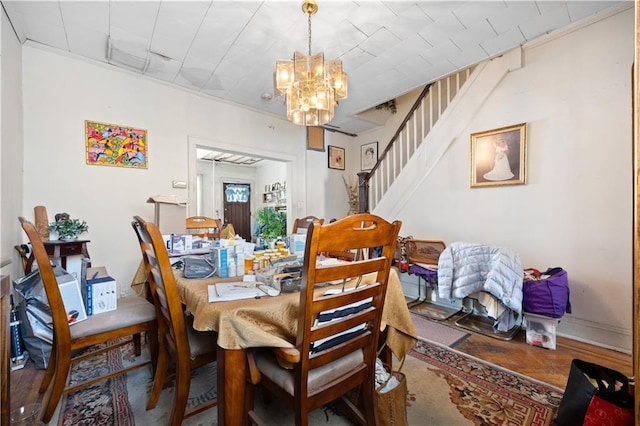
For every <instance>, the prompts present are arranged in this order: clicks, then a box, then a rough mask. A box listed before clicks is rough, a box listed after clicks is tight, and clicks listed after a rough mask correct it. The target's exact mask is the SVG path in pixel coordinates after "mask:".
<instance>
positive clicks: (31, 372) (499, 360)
mask: <svg viewBox="0 0 640 426" xmlns="http://www.w3.org/2000/svg"><path fill="white" fill-rule="evenodd" d="M454 320H455V318H454V319H452V320H448V321H444V322H442V323H444V324H448V325H452V324H453V321H454ZM455 349H457V350H459V351H461V352H464V353H467V354H469V355H473V356H475V357H477V358H480V359H483V360H485V361H489V362H491V363H494V364H497V365H500V366H502V367H504V368H507V369H509V370H512V371H517V372H519V373H521V374H524V375H526V376H529V377H533V378H535V379H537V380H540V381H542V382H545V383H549V384H551V385H554V386H557V387H559V388H561V389H564V388H565V385H566V381H567V375H568V374H569V368H570V366H571V360H572V359H574V358H579V359H582V360H585V361H592V362H596V363H598V364H600V365H604V366H606V367H609V368H613V369H614V370H618V371H620V372H621V373H623V374H625V375H627V376H629V377H630V376H632V359H631V355H627V354H623V353H621V352H616V351H612V350H608V349H603V348H600V347H597V346H592V345H588V344H585V343H581V342H578V341H575V340H570V339H566V338H562V337H558V338H557V341H556V350H549V349H544V348H539V347H535V346H531V345H528V344H527V343H526V341H525V332H524V330H522V331H521V332H520V333H519V334H518V335H517V336H516V337H515V338H514V339H513V340H510V341H503V340H498V339H495V338H491V337H487V336H484V335H482V334H477V333H471V335H470V336H469V337H468V338H467V339H466V340H465V341H463V342H462V343H460V344H458V346H456V348H455ZM43 374H44V370H36V369H35V368H34V367H33V363H32V362H31V361H29V362H28V363H27V366H26V367H25V368H24V369H22V370H17V371H14V372H12V373H11V407H12V408H16V407H20V406H22V405H25V404H28V403H33V402H37V401H38V400H39V398H40V395H39V394H38V386H39V384H40V381H41V380H42V376H43Z"/></svg>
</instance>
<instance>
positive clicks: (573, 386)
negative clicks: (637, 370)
mask: <svg viewBox="0 0 640 426" xmlns="http://www.w3.org/2000/svg"><path fill="white" fill-rule="evenodd" d="M633 407H634V402H633V396H631V395H630V394H629V380H628V378H627V377H626V376H625V375H624V374H622V373H619V372H617V371H615V370H611V369H610V368H606V367H603V366H600V365H598V364H594V363H591V362H586V361H582V360H579V359H574V360H573V361H571V370H570V371H569V378H568V379H567V386H566V389H565V391H564V395H563V396H562V401H560V406H559V407H558V415H557V416H556V418H555V419H554V420H553V422H551V424H552V425H553V426H573V425H575V426H582V425H583V424H594V423H592V421H591V420H589V418H593V415H597V416H598V417H599V420H598V421H597V423H595V424H598V425H608V424H612V425H615V426H626V425H633V421H634V415H633ZM595 411H597V413H595Z"/></svg>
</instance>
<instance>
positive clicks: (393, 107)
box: [376, 99, 398, 114]
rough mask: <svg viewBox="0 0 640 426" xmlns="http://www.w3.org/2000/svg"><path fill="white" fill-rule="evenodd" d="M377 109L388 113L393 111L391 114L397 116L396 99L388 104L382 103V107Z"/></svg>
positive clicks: (377, 106)
mask: <svg viewBox="0 0 640 426" xmlns="http://www.w3.org/2000/svg"><path fill="white" fill-rule="evenodd" d="M376 109H386V110H388V111H391V114H395V113H396V112H397V111H398V108H397V107H396V100H395V99H391V100H389V101H387V102H383V103H381V104H380V105H376Z"/></svg>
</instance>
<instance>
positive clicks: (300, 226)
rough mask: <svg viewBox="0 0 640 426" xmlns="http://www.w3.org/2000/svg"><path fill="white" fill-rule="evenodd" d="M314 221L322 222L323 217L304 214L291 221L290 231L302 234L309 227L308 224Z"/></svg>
mask: <svg viewBox="0 0 640 426" xmlns="http://www.w3.org/2000/svg"><path fill="white" fill-rule="evenodd" d="M314 221H316V222H320V225H322V224H323V223H324V219H320V218H317V217H315V216H305V217H300V218H297V219H296V220H295V221H294V222H293V229H292V232H293V233H294V234H304V233H305V232H307V229H309V225H311V224H312V223H313V222H314Z"/></svg>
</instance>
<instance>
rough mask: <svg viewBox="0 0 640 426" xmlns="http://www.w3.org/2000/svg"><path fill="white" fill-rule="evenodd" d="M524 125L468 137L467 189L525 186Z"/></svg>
mask: <svg viewBox="0 0 640 426" xmlns="http://www.w3.org/2000/svg"><path fill="white" fill-rule="evenodd" d="M526 164H527V123H520V124H515V125H513V126H507V127H501V128H499V129H494V130H486V131H483V132H477V133H472V134H471V187H472V188H476V187H482V186H501V185H524V184H526V183H527V168H526Z"/></svg>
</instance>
